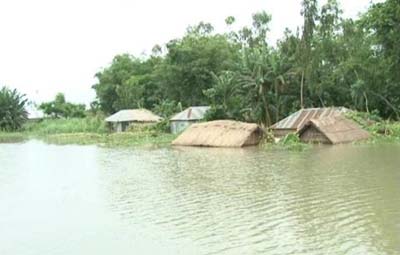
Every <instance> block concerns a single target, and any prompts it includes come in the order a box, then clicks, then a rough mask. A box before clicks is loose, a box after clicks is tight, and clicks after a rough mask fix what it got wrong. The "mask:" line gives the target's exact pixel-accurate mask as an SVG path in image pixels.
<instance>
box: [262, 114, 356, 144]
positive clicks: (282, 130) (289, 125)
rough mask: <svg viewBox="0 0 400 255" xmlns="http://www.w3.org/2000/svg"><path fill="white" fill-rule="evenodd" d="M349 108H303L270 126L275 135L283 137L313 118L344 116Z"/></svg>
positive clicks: (296, 130)
mask: <svg viewBox="0 0 400 255" xmlns="http://www.w3.org/2000/svg"><path fill="white" fill-rule="evenodd" d="M348 111H349V110H348V109H347V108H345V107H329V108H307V109H301V110H300V111H297V112H295V113H293V114H292V115H290V116H288V117H287V118H285V119H283V120H281V121H279V122H277V123H275V124H274V125H272V126H271V127H270V128H271V130H272V132H273V134H274V136H275V137H278V138H279V137H283V136H286V135H287V134H290V133H297V132H299V130H301V129H302V128H303V127H304V125H306V124H307V123H308V122H309V121H310V120H311V119H314V120H318V119H322V118H325V117H337V116H342V115H343V114H344V113H345V112H348Z"/></svg>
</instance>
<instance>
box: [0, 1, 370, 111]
mask: <svg viewBox="0 0 400 255" xmlns="http://www.w3.org/2000/svg"><path fill="white" fill-rule="evenodd" d="M320 2H321V3H322V2H324V1H323V0H321V1H320ZM339 2H340V4H341V7H342V9H343V10H344V16H345V17H352V18H355V17H357V15H358V14H359V13H360V12H363V11H365V10H366V9H367V7H368V6H369V4H370V0H351V1H349V0H347V1H346V0H339ZM373 2H376V1H373ZM300 3H301V0H246V1H243V0H242V1H239V0H218V1H217V0H201V1H200V0H197V1H194V0H168V1H165V0H164V1H162V0H146V1H143V0H57V1H54V0H35V1H32V0H0V87H1V86H4V85H5V86H8V87H10V88H16V89H18V90H19V91H20V92H22V93H24V94H26V95H27V97H28V98H29V99H30V100H32V101H34V102H36V103H41V102H44V101H50V100H52V99H53V98H54V97H55V95H56V94H57V93H58V92H63V93H64V94H65V95H66V98H67V100H68V101H71V102H74V103H85V104H89V103H90V102H91V101H93V100H94V99H95V93H94V91H93V90H92V89H91V87H92V85H93V84H95V83H96V79H95V78H94V75H95V74H96V73H97V72H99V71H101V70H102V68H105V67H107V66H108V65H109V64H110V63H111V61H112V59H113V57H114V56H115V55H117V54H121V53H130V54H133V55H136V56H140V55H145V54H146V53H150V52H151V48H152V47H153V46H154V45H156V44H159V45H163V44H165V43H167V42H168V41H169V40H171V39H174V38H179V37H181V36H183V34H184V33H185V30H186V28H187V27H188V25H194V24H197V23H198V22H200V21H205V22H210V23H211V24H213V25H214V27H215V29H216V31H217V32H223V31H225V30H226V25H225V22H224V20H225V18H226V17H228V16H234V17H235V18H236V26H237V27H242V26H244V25H250V24H251V15H252V14H253V13H255V12H257V11H260V10H265V11H266V12H267V13H270V14H271V15H272V22H271V24H270V28H271V32H270V34H269V38H268V40H269V42H270V43H272V44H273V43H275V42H276V40H277V39H279V38H280V37H282V34H283V31H284V29H285V28H286V27H288V28H290V29H292V30H293V31H295V30H296V28H297V27H298V26H300V25H301V23H302V17H301V16H300Z"/></svg>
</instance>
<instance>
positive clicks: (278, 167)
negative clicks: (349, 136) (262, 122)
mask: <svg viewBox="0 0 400 255" xmlns="http://www.w3.org/2000/svg"><path fill="white" fill-rule="evenodd" d="M370 151H371V148H363V147H353V146H333V147H322V148H319V149H315V150H311V151H307V152H302V153H298V152H284V151H282V152H263V151H260V150H257V149H251V148H249V149H210V148H174V149H164V150H149V151H142V150H139V151H138V150H133V151H117V152H113V151H111V152H110V154H109V155H107V160H106V161H105V162H103V164H102V166H103V168H102V170H103V171H102V174H103V175H104V181H105V183H106V184H107V187H108V190H107V192H108V193H109V196H110V204H111V208H112V209H113V210H114V211H116V212H117V213H118V214H119V215H120V216H122V217H123V218H124V219H125V220H126V221H127V223H128V224H132V225H141V226H142V227H145V228H148V229H151V230H153V231H160V233H163V235H166V233H167V235H166V237H165V238H170V239H173V240H183V239H186V240H191V242H192V243H193V244H195V245H198V246H201V247H208V248H207V249H206V250H207V251H210V252H211V251H215V252H223V247H236V248H235V251H245V252H246V251H247V252H248V250H246V249H250V250H251V251H259V252H267V251H271V250H269V249H272V250H273V248H271V247H273V246H276V245H283V246H284V247H285V248H284V249H286V250H288V251H300V252H301V251H306V250H307V251H310V253H311V254H312V252H316V253H318V252H326V251H327V250H329V249H331V250H333V251H337V252H346V251H352V250H351V246H352V245H355V247H356V248H358V249H359V250H358V251H379V248H376V249H375V250H374V249H373V247H380V246H382V245H389V247H394V245H395V243H394V241H395V239H396V235H395V234H397V236H399V235H398V229H396V227H393V226H392V227H389V228H388V229H386V230H384V229H383V226H386V224H387V223H388V221H385V220H382V218H381V217H380V216H383V215H386V214H387V212H386V211H385V210H382V207H383V208H385V207H388V208H390V209H391V210H393V212H392V213H393V214H398V211H399V210H398V209H399V203H398V201H394V200H393V199H389V200H385V199H381V198H382V197H384V196H386V195H388V194H386V192H388V190H386V188H384V187H385V183H384V182H385V181H387V180H388V178H389V176H393V175H392V174H393V169H390V167H388V171H389V172H390V173H389V174H388V175H381V174H380V173H379V171H375V169H374V168H377V167H378V168H379V165H381V164H382V162H381V161H380V158H379V155H370V153H371V152H370ZM372 151H373V150H372ZM373 154H374V153H373ZM366 157H367V159H366ZM397 177H399V176H397ZM395 180H397V181H398V179H395ZM394 183H395V181H392V183H391V185H390V188H389V190H390V191H391V192H394V193H393V194H398V193H399V190H398V189H399V188H398V187H397V186H396V185H394ZM388 201H391V202H395V203H394V205H393V204H392V205H391V206H389V205H388V204H387V203H388ZM379 208H381V209H379ZM379 215H380V216H379ZM397 216H398V215H397ZM395 218H397V217H395ZM380 235H388V236H389V239H385V238H382V237H381V236H380ZM390 236H392V238H390ZM382 240H389V243H388V244H384V243H382V242H383V241H382ZM246 247H247V248H246ZM249 247H250V248H249ZM382 249H384V248H382Z"/></svg>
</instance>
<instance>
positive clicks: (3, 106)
mask: <svg viewBox="0 0 400 255" xmlns="http://www.w3.org/2000/svg"><path fill="white" fill-rule="evenodd" d="M26 103H27V99H26V98H25V95H21V94H20V93H18V91H17V90H15V89H14V90H11V89H9V88H7V87H2V88H1V89H0V131H2V130H4V131H14V130H17V129H19V128H20V127H21V126H22V125H23V124H24V123H25V121H26V119H27V115H28V114H27V112H26V110H25V106H26Z"/></svg>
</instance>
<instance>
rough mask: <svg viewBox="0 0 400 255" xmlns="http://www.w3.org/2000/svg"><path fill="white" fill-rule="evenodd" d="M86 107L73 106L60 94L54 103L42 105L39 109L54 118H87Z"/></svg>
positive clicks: (80, 105) (81, 105)
mask: <svg viewBox="0 0 400 255" xmlns="http://www.w3.org/2000/svg"><path fill="white" fill-rule="evenodd" d="M85 108H86V107H85V105H83V104H73V103H69V102H67V101H66V100H65V96H64V94H62V93H58V94H57V95H56V98H55V99H54V100H53V101H50V102H46V103H42V104H41V105H40V106H39V109H41V110H43V112H44V113H45V114H46V115H48V116H52V117H54V118H83V117H85V116H86V115H85Z"/></svg>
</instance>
